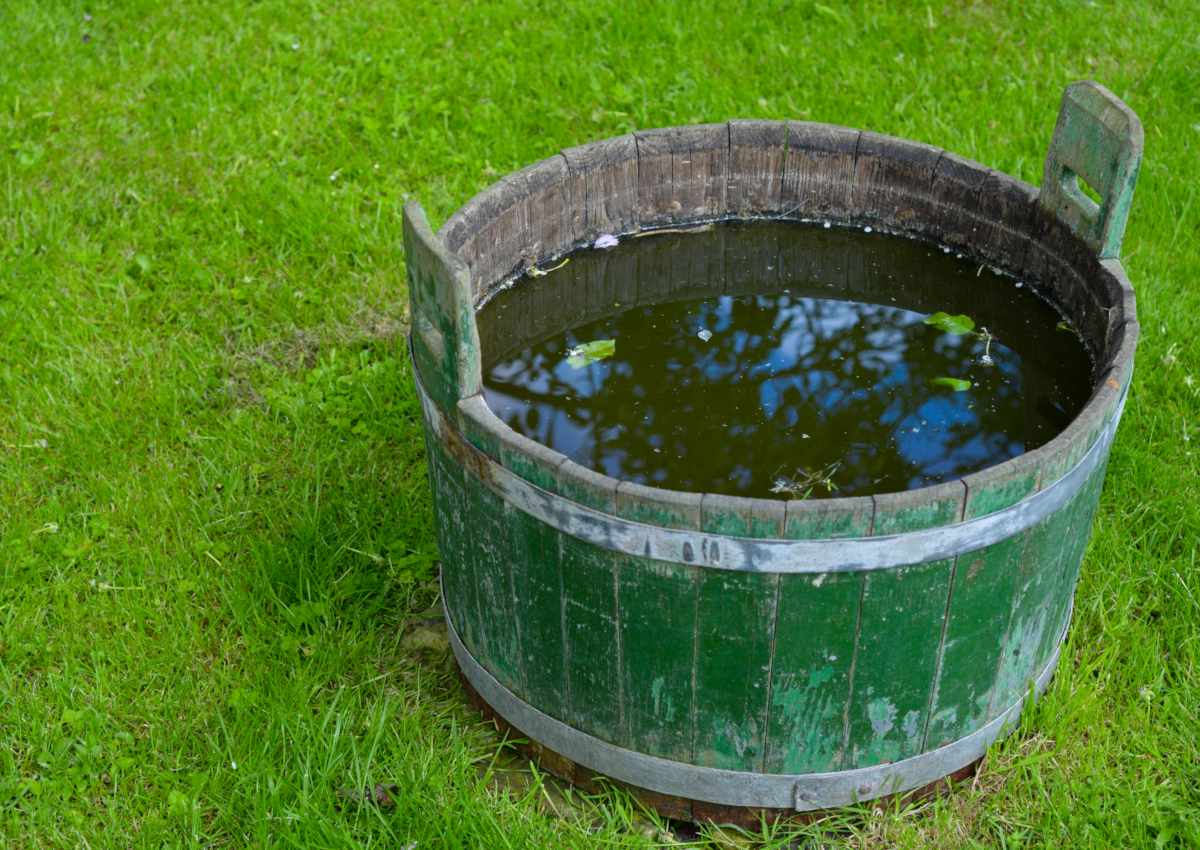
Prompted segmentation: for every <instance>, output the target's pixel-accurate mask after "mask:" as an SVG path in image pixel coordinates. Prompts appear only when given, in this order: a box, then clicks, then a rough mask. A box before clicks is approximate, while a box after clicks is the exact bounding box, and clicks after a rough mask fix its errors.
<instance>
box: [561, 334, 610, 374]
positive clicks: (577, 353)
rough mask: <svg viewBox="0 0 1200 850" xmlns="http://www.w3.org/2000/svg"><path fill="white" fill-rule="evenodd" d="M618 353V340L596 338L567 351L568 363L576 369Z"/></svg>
mask: <svg viewBox="0 0 1200 850" xmlns="http://www.w3.org/2000/svg"><path fill="white" fill-rule="evenodd" d="M616 353H617V341H616V340H615V339H594V340H592V341H591V342H585V343H583V345H577V346H575V347H574V348H572V349H570V350H569V351H567V363H568V364H570V365H571V366H572V367H573V368H575V369H582V368H583V367H584V366H587V365H589V364H591V363H595V362H596V361H597V360H603V359H604V358H605V357H612V356H613V355H614V354H616Z"/></svg>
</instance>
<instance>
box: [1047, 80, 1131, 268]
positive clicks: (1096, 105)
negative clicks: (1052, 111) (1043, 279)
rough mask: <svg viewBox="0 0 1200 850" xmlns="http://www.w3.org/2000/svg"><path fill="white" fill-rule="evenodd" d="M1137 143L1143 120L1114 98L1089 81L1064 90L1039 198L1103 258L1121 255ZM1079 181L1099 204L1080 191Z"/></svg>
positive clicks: (1113, 257)
mask: <svg viewBox="0 0 1200 850" xmlns="http://www.w3.org/2000/svg"><path fill="white" fill-rule="evenodd" d="M1142 145H1143V137H1142V122H1141V121H1139V120H1138V117H1137V115H1135V114H1134V113H1133V110H1131V109H1130V108H1129V107H1128V106H1126V105H1125V104H1124V103H1123V102H1122V101H1121V99H1120V98H1119V97H1117V96H1116V95H1115V94H1113V93H1112V92H1110V91H1109V90H1108V89H1106V88H1105V87H1104V86H1102V85H1100V84H1099V83H1096V82H1093V81H1091V80H1085V81H1083V82H1079V83H1072V84H1071V85H1069V86H1067V90H1066V91H1065V92H1063V99H1062V106H1061V107H1060V108H1059V111H1058V123H1057V124H1055V126H1054V138H1053V139H1052V140H1051V142H1050V150H1049V152H1048V153H1047V154H1046V168H1045V172H1044V174H1043V177H1042V191H1041V195H1040V196H1039V197H1040V201H1041V205H1042V207H1043V208H1045V209H1046V210H1047V211H1049V212H1053V213H1054V214H1055V215H1057V216H1058V217H1059V218H1061V219H1062V220H1063V221H1065V222H1066V223H1067V225H1068V226H1069V227H1070V228H1071V229H1072V230H1074V231H1075V233H1077V234H1078V235H1079V236H1080V237H1081V238H1082V239H1083V240H1084V241H1085V242H1087V244H1088V245H1090V246H1091V247H1092V248H1093V249H1094V250H1095V251H1096V253H1098V254H1099V255H1100V257H1101V258H1102V259H1115V258H1117V257H1119V256H1120V255H1121V239H1122V238H1123V237H1124V236H1125V222H1126V221H1127V220H1128V218H1129V208H1130V206H1131V205H1132V204H1133V188H1134V185H1135V184H1136V183H1137V175H1138V167H1139V166H1140V165H1141V162H1142ZM1081 178H1082V179H1083V180H1085V181H1086V182H1087V184H1088V185H1089V186H1091V187H1092V189H1093V190H1094V191H1095V192H1096V194H1098V195H1099V196H1100V199H1101V202H1100V203H1099V204H1097V203H1096V202H1095V201H1094V200H1092V199H1091V198H1090V197H1088V196H1087V195H1086V194H1085V193H1084V192H1083V190H1082V188H1081V187H1080V185H1079V181H1080V179H1081Z"/></svg>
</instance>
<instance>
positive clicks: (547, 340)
mask: <svg viewBox="0 0 1200 850" xmlns="http://www.w3.org/2000/svg"><path fill="white" fill-rule="evenodd" d="M939 311H941V312H945V313H949V314H954V315H958V314H962V315H966V316H968V317H970V318H971V320H972V321H973V322H974V324H975V330H974V331H973V332H970V333H964V334H956V333H951V332H947V331H946V330H944V329H942V328H940V327H938V326H935V325H930V324H927V323H926V321H925V320H926V318H927V317H929V316H930V315H931V314H934V313H937V312H939ZM479 318H480V335H481V340H482V342H483V348H484V357H485V376H484V384H485V397H486V400H487V403H488V405H489V406H490V407H491V409H492V410H493V411H494V412H495V413H496V414H497V416H499V417H500V418H501V419H502V420H503V421H504V422H506V423H507V424H508V425H509V426H510V427H512V428H513V429H514V430H516V431H518V432H519V433H522V434H524V435H526V436H528V437H531V438H532V439H535V440H537V441H539V442H541V443H543V444H545V445H548V446H550V447H551V448H554V449H556V450H557V451H560V452H562V453H563V454H566V455H567V456H568V457H570V458H572V459H573V460H575V461H576V462H577V463H580V464H582V465H584V466H587V467H590V468H592V469H595V470H597V471H599V472H603V473H606V474H608V475H611V476H613V477H614V478H620V479H626V480H630V481H634V482H638V483H642V484H651V485H656V486H660V487H667V488H671V489H676V490H687V491H695V492H713V493H725V494H729V495H741V496H760V497H782V498H820V497H829V496H850V495H862V494H867V493H880V492H891V491H898V490H905V489H910V488H915V487H921V486H925V485H928V484H934V483H938V482H942V481H947V480H950V479H953V478H956V477H959V476H962V475H966V474H968V473H970V472H974V471H976V470H979V469H983V468H984V467H987V466H991V465H993V464H996V463H999V462H1001V461H1004V460H1007V459H1008V458H1011V457H1014V456H1016V455H1018V454H1021V453H1022V452H1024V451H1028V450H1030V449H1032V448H1035V447H1037V446H1040V445H1042V444H1043V443H1045V442H1047V441H1048V440H1050V439H1051V438H1053V437H1054V436H1055V435H1056V434H1057V433H1058V432H1059V431H1061V430H1062V429H1063V428H1064V427H1065V426H1066V425H1067V424H1068V423H1069V422H1070V420H1071V419H1072V418H1073V417H1074V416H1075V415H1076V413H1078V411H1079V410H1080V408H1081V407H1082V406H1083V404H1084V403H1085V402H1086V400H1087V398H1088V395H1089V394H1090V385H1091V373H1092V366H1091V362H1090V360H1089V358H1088V355H1087V352H1086V350H1085V349H1084V346H1083V344H1082V342H1081V340H1080V339H1079V337H1078V336H1077V335H1076V334H1075V333H1074V332H1073V331H1072V330H1071V329H1070V328H1069V327H1067V326H1065V325H1064V323H1063V321H1062V317H1061V316H1060V315H1059V314H1058V313H1057V312H1056V311H1055V310H1054V309H1053V308H1052V307H1051V306H1050V305H1049V304H1047V303H1046V302H1044V301H1043V300H1042V299H1041V298H1040V297H1038V296H1037V295H1036V294H1035V293H1034V292H1033V291H1032V288H1031V287H1030V286H1027V285H1025V284H1022V283H1020V282H1019V281H1016V280H1014V279H1013V278H1011V277H1008V276H1005V275H1002V274H999V273H997V272H996V271H994V270H992V269H990V268H988V267H987V266H981V265H980V264H979V263H977V262H973V261H971V260H969V259H967V258H962V257H958V256H955V255H953V254H949V253H947V252H945V251H943V250H942V249H941V248H939V247H937V246H932V245H928V244H925V243H920V242H915V241H910V240H905V239H900V238H897V237H892V236H885V235H881V234H878V233H864V232H862V231H859V230H851V229H842V228H836V227H832V228H825V227H822V226H820V225H816V226H813V225H801V224H796V223H787V224H784V223H754V224H737V225H721V226H717V227H714V228H712V229H710V230H708V231H706V232H701V233H689V234H667V235H661V236H652V237H646V238H628V239H625V240H622V242H621V244H620V245H619V246H618V247H616V248H613V249H609V250H606V251H601V250H586V251H581V252H578V253H576V254H575V255H574V256H572V257H571V262H570V263H568V264H567V265H565V266H563V267H562V268H561V269H559V270H557V271H552V272H549V273H548V274H546V275H544V276H541V277H536V278H524V279H521V280H519V281H517V283H516V285H515V286H513V287H512V288H511V289H509V290H507V291H505V292H503V293H501V294H499V295H498V296H496V297H495V298H494V299H493V300H492V301H491V302H490V303H488V304H487V305H486V306H485V307H484V308H483V309H482V311H481V313H480V317H479ZM596 340H613V341H614V345H613V353H612V354H611V356H607V357H604V358H602V359H598V360H595V361H593V362H587V363H582V362H581V361H583V360H586V359H587V358H586V357H581V356H580V355H579V348H580V347H581V346H585V344H587V343H590V342H593V341H596ZM585 347H586V346H585ZM572 354H575V356H574V357H572ZM946 379H951V380H946ZM955 382H967V383H969V388H967V389H965V390H959V389H955V388H954V387H952V386H950V384H953V383H955ZM963 385H964V384H961V383H960V384H957V386H963Z"/></svg>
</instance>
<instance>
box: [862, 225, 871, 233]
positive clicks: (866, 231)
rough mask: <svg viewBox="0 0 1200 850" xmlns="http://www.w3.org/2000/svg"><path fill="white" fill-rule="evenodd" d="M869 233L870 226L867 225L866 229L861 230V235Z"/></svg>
mask: <svg viewBox="0 0 1200 850" xmlns="http://www.w3.org/2000/svg"><path fill="white" fill-rule="evenodd" d="M870 232H871V225H869V224H868V225H867V226H866V227H864V228H863V233H870Z"/></svg>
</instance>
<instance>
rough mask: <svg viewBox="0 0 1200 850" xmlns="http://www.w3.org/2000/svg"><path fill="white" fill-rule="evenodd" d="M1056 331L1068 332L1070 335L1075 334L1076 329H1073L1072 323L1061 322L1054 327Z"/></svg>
mask: <svg viewBox="0 0 1200 850" xmlns="http://www.w3.org/2000/svg"><path fill="white" fill-rule="evenodd" d="M1054 329H1055V330H1056V331H1066V332H1067V333H1069V334H1073V333H1075V329H1074V328H1073V327H1071V323H1070V322H1059V323H1058V324H1057V325H1055V326H1054Z"/></svg>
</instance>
